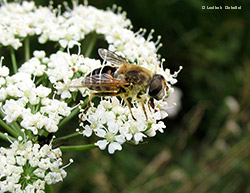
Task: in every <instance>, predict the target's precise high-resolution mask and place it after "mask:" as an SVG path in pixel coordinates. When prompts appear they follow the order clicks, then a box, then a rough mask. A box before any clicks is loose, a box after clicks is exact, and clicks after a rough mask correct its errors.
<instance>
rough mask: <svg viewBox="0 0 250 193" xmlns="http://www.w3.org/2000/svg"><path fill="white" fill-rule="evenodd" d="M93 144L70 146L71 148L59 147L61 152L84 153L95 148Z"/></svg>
mask: <svg viewBox="0 0 250 193" xmlns="http://www.w3.org/2000/svg"><path fill="white" fill-rule="evenodd" d="M96 147H97V146H96V145H95V144H88V145H72V146H61V147H60V149H61V151H84V150H89V149H93V148H96Z"/></svg>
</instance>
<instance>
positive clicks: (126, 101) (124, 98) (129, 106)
mask: <svg viewBox="0 0 250 193" xmlns="http://www.w3.org/2000/svg"><path fill="white" fill-rule="evenodd" d="M121 97H122V99H123V100H124V101H125V103H126V104H127V106H128V108H129V111H130V114H131V116H132V118H133V119H134V120H135V121H136V118H135V117H134V115H133V112H132V109H131V105H130V103H129V102H128V100H127V99H126V97H124V96H121Z"/></svg>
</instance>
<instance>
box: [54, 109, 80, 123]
mask: <svg viewBox="0 0 250 193" xmlns="http://www.w3.org/2000/svg"><path fill="white" fill-rule="evenodd" d="M78 112H79V109H78V108H75V109H74V110H73V111H72V112H71V113H70V115H69V116H67V117H65V118H64V119H63V120H62V121H61V122H60V123H59V124H58V127H59V128H60V127H62V126H63V125H65V124H66V123H67V122H69V121H70V120H71V119H72V118H73V117H75V116H76V114H77V113H78Z"/></svg>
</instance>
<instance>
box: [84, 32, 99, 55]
mask: <svg viewBox="0 0 250 193" xmlns="http://www.w3.org/2000/svg"><path fill="white" fill-rule="evenodd" d="M96 40H97V34H96V33H93V34H92V37H91V41H90V42H89V44H88V47H87V49H86V51H85V54H84V56H85V57H89V56H90V54H91V53H92V51H93V49H94V46H95V43H96Z"/></svg>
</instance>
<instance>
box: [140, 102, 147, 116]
mask: <svg viewBox="0 0 250 193" xmlns="http://www.w3.org/2000/svg"><path fill="white" fill-rule="evenodd" d="M141 106H142V109H143V112H144V115H145V117H146V120H148V115H147V112H146V109H145V106H144V102H143V100H141Z"/></svg>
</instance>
